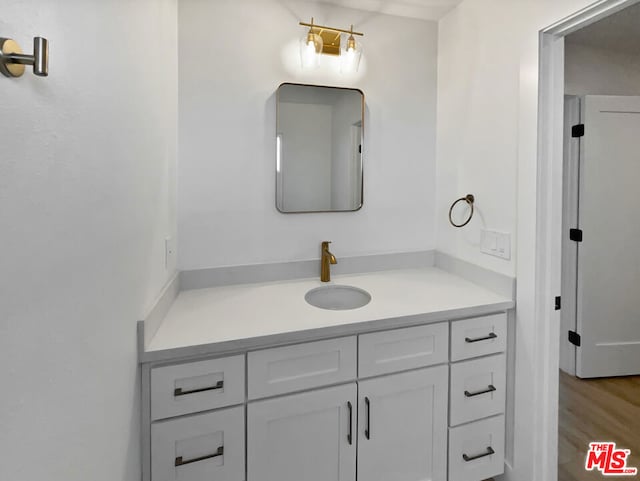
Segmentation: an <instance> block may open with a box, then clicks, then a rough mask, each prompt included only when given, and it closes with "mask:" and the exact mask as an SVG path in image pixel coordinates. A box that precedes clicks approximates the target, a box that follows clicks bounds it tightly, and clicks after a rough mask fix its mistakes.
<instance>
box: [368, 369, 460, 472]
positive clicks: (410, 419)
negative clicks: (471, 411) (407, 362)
mask: <svg viewBox="0 0 640 481" xmlns="http://www.w3.org/2000/svg"><path fill="white" fill-rule="evenodd" d="M447 389H448V368H447V366H438V367H433V368H429V369H421V370H419V371H412V372H408V373H403V374H394V375H391V376H385V377H381V378H377V379H371V380H368V381H363V382H361V383H359V389H358V391H359V394H358V409H359V412H358V481H389V480H393V481H426V480H429V481H446V478H447Z"/></svg>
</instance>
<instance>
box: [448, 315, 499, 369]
mask: <svg viewBox="0 0 640 481" xmlns="http://www.w3.org/2000/svg"><path fill="white" fill-rule="evenodd" d="M506 344H507V314H506V313H504V312H502V313H500V314H493V315H491V316H484V317H474V318H472V319H464V320H462V321H454V322H452V323H451V360H452V361H460V360H462V359H469V358H471V357H478V356H485V355H487V354H495V353H497V352H503V351H504V350H505V347H506Z"/></svg>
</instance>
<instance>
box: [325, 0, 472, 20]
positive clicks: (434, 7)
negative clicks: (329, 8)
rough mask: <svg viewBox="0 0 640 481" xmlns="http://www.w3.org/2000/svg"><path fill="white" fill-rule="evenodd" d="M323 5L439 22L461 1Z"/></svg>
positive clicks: (350, 0)
mask: <svg viewBox="0 0 640 481" xmlns="http://www.w3.org/2000/svg"><path fill="white" fill-rule="evenodd" d="M324 3H331V4H333V5H339V6H341V7H348V8H356V9H358V10H366V11H368V12H376V13H385V14H387V15H398V16H401V17H411V18H420V19H423V20H439V19H441V18H442V17H444V16H445V15H446V14H447V13H448V12H450V11H451V10H453V9H454V8H455V7H456V5H458V4H459V3H462V0H325V1H324Z"/></svg>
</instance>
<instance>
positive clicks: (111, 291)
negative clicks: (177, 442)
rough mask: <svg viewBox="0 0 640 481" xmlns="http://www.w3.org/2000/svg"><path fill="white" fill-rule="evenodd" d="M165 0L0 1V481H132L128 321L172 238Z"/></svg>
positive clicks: (172, 8)
mask: <svg viewBox="0 0 640 481" xmlns="http://www.w3.org/2000/svg"><path fill="white" fill-rule="evenodd" d="M176 15H177V10H176V1H175V0H138V1H135V2H123V1H116V0H73V1H72V0H69V1H64V2H57V1H56V2H52V1H50V0H21V1H10V2H3V5H2V18H1V19H0V33H2V36H10V37H14V38H15V39H16V40H18V41H19V42H20V43H21V44H22V46H23V47H24V48H25V50H28V49H30V48H31V46H30V43H31V40H30V39H31V37H32V36H35V35H42V36H45V37H47V38H48V39H49V40H50V42H51V44H50V48H51V64H50V76H49V77H48V78H46V79H41V78H36V77H34V76H33V75H32V74H31V73H28V74H27V75H25V77H23V78H21V79H15V80H10V79H7V78H5V77H0V86H1V88H2V101H1V102H0V140H1V143H2V153H1V154H0V226H2V227H1V231H2V255H0V272H1V273H2V275H0V366H1V367H0V386H2V388H1V391H2V396H0V453H2V454H1V455H0V458H1V459H2V462H0V479H2V480H7V481H9V480H11V481H33V480H37V479H42V480H45V479H46V480H52V481H87V480H92V481H116V480H123V481H124V480H126V481H135V480H137V479H139V472H140V459H139V402H138V399H139V386H138V379H137V374H136V373H137V352H136V324H135V323H136V321H137V320H138V319H139V318H141V316H142V315H143V314H144V311H145V309H146V307H147V306H148V304H149V303H150V302H151V300H152V298H153V296H155V295H156V294H157V293H158V291H159V290H160V288H161V287H162V285H163V284H164V283H165V282H166V280H167V277H168V274H169V273H168V271H165V267H164V238H165V236H167V235H169V236H175V214H174V207H173V205H174V201H175V200H174V197H175V195H174V190H175V189H174V170H175V165H174V164H175V157H176V117H177V106H176V101H177V86H176V82H177V75H176V37H177V32H176V27H177V20H176Z"/></svg>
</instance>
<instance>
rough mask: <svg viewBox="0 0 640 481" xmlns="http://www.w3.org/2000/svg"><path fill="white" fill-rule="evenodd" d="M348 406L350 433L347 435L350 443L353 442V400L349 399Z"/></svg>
mask: <svg viewBox="0 0 640 481" xmlns="http://www.w3.org/2000/svg"><path fill="white" fill-rule="evenodd" d="M347 407H348V408H349V434H348V435H347V441H348V442H349V444H350V445H351V444H353V406H352V405H351V401H347Z"/></svg>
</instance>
